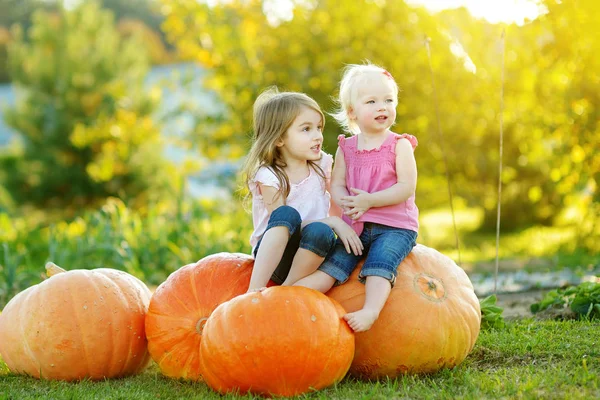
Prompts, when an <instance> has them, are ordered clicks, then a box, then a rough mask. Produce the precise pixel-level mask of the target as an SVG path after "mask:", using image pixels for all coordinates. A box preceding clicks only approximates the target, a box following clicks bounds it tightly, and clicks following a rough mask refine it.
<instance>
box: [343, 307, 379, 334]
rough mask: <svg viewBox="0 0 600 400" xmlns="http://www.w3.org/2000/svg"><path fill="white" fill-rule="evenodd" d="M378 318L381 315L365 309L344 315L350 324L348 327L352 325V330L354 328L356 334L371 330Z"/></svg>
mask: <svg viewBox="0 0 600 400" xmlns="http://www.w3.org/2000/svg"><path fill="white" fill-rule="evenodd" d="M377 317H379V313H377V312H376V311H374V310H369V309H365V308H363V309H362V310H358V311H355V312H353V313H348V314H346V315H344V319H345V320H346V321H347V322H348V325H350V328H352V330H353V331H354V332H364V331H367V330H369V328H371V326H373V323H374V322H375V321H376V320H377Z"/></svg>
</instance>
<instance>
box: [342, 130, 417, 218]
mask: <svg viewBox="0 0 600 400" xmlns="http://www.w3.org/2000/svg"><path fill="white" fill-rule="evenodd" d="M396 176H397V183H395V184H394V185H393V186H390V187H389V188H387V189H384V190H381V191H379V192H374V193H368V192H365V191H364V190H360V189H356V188H350V191H351V192H352V193H353V195H350V196H344V197H343V198H342V206H343V207H347V208H349V211H347V212H346V214H347V215H349V216H350V218H352V219H357V218H360V217H361V216H362V215H363V214H364V213H365V212H366V211H367V210H369V209H370V208H373V207H385V206H390V205H393V204H399V203H402V202H403V201H406V200H408V199H409V198H410V197H411V196H412V195H413V194H414V193H415V190H416V187H417V163H416V161H415V155H414V153H413V148H412V145H411V143H410V142H409V141H408V140H406V139H402V140H398V142H396Z"/></svg>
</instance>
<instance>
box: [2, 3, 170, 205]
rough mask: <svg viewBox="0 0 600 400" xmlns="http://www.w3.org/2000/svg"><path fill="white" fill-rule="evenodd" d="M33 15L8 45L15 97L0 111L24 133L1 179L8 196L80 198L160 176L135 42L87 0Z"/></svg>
mask: <svg viewBox="0 0 600 400" xmlns="http://www.w3.org/2000/svg"><path fill="white" fill-rule="evenodd" d="M33 21H34V22H33V26H32V28H31V29H30V30H29V32H28V35H27V38H25V37H24V36H23V34H22V31H21V30H20V29H19V28H18V27H17V28H15V29H14V30H13V35H14V40H13V41H12V42H11V43H10V45H9V51H8V54H9V68H10V71H11V76H12V78H13V82H14V83H15V84H16V89H17V103H16V105H15V106H14V107H13V108H11V109H8V110H6V114H5V118H6V121H7V123H8V124H9V125H10V126H12V127H13V128H14V129H15V130H16V131H17V132H18V135H19V137H20V138H21V139H22V143H23V153H22V158H21V160H20V162H19V163H18V165H14V166H13V168H12V169H11V170H10V172H11V173H10V174H9V176H8V179H7V182H6V187H7V189H8V190H9V191H10V192H11V193H12V194H13V196H14V197H15V199H16V201H17V202H19V203H21V204H26V203H31V204H34V205H37V206H46V207H66V206H71V207H73V206H74V207H82V206H86V205H90V204H96V203H97V202H98V201H99V200H101V199H104V198H106V197H107V196H111V195H118V196H122V197H126V198H136V197H139V196H145V195H147V194H148V193H149V191H150V190H151V189H155V188H157V187H160V186H161V185H164V183H165V182H166V177H165V168H164V166H163V161H162V156H161V154H162V148H161V139H160V131H159V126H157V125H156V123H155V122H154V121H153V120H152V118H151V113H152V112H153V110H154V109H155V108H156V103H157V101H158V100H159V98H160V93H159V92H157V91H148V90H147V89H146V88H145V87H144V86H143V79H144V77H145V75H146V73H147V69H148V62H147V59H146V54H145V52H144V50H143V49H142V46H140V45H139V43H138V42H136V41H135V40H133V39H131V40H122V39H121V37H120V36H119V34H118V32H117V31H116V29H115V27H114V23H113V17H112V14H110V13H109V12H107V11H103V10H101V9H100V8H99V7H98V5H97V4H95V3H93V2H84V4H82V5H81V6H79V7H77V8H75V9H73V10H71V11H64V12H63V13H62V14H60V15H57V14H49V13H45V12H36V13H35V14H34V17H33ZM155 195H157V194H155Z"/></svg>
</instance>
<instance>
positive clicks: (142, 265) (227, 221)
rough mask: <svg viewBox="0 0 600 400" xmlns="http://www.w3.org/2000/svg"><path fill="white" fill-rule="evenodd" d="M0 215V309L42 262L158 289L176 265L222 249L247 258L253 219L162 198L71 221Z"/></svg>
mask: <svg viewBox="0 0 600 400" xmlns="http://www.w3.org/2000/svg"><path fill="white" fill-rule="evenodd" d="M39 217H40V216H39V215H36V214H31V215H29V216H28V218H11V217H9V215H8V214H6V213H1V212H0V243H4V246H0V309H1V308H2V307H3V306H4V304H5V303H6V301H7V300H8V299H10V298H12V296H14V295H15V294H16V293H18V292H19V291H21V290H23V289H25V288H26V287H28V286H31V285H33V284H36V283H38V282H39V280H40V278H39V276H40V274H41V273H43V267H44V265H45V263H46V262H47V261H53V262H55V263H56V264H58V265H60V266H61V267H63V268H65V269H67V270H70V269H81V268H83V269H93V268H103V267H107V268H115V269H120V270H123V271H127V272H129V273H131V274H133V275H135V276H137V277H139V278H140V279H142V280H144V281H145V282H147V283H148V284H150V285H159V284H160V283H162V282H163V281H165V280H166V279H167V277H168V275H169V274H170V273H171V272H173V271H175V270H176V269H178V268H179V267H181V266H183V265H185V264H189V263H191V262H195V261H197V260H199V259H201V258H203V257H205V256H207V255H210V254H215V253H219V252H223V251H224V252H231V253H234V252H244V253H247V254H249V252H250V245H249V242H248V239H249V237H250V233H251V232H252V218H251V216H250V215H249V214H248V213H247V212H246V211H245V210H243V209H241V208H240V207H239V205H238V203H236V202H231V203H230V202H208V201H194V202H188V201H184V200H183V199H181V200H178V201H177V200H173V201H163V202H160V203H154V204H151V205H150V206H148V207H140V208H138V209H132V208H129V207H127V205H126V204H125V203H123V202H122V201H121V200H119V199H115V198H109V199H108V200H107V201H106V202H105V204H104V205H102V207H100V208H99V209H98V210H95V211H87V212H84V213H82V215H81V216H79V217H77V218H74V219H73V220H71V221H60V222H51V221H48V222H46V223H43V224H39V220H40V218H39Z"/></svg>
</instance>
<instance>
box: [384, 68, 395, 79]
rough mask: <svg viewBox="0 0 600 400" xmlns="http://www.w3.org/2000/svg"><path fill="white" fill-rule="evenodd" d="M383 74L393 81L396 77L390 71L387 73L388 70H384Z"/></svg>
mask: <svg viewBox="0 0 600 400" xmlns="http://www.w3.org/2000/svg"><path fill="white" fill-rule="evenodd" d="M383 74H384V75H385V76H387V77H388V78H390V79H391V80H394V77H393V76H392V74H390V73H389V72H388V71H386V70H383Z"/></svg>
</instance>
